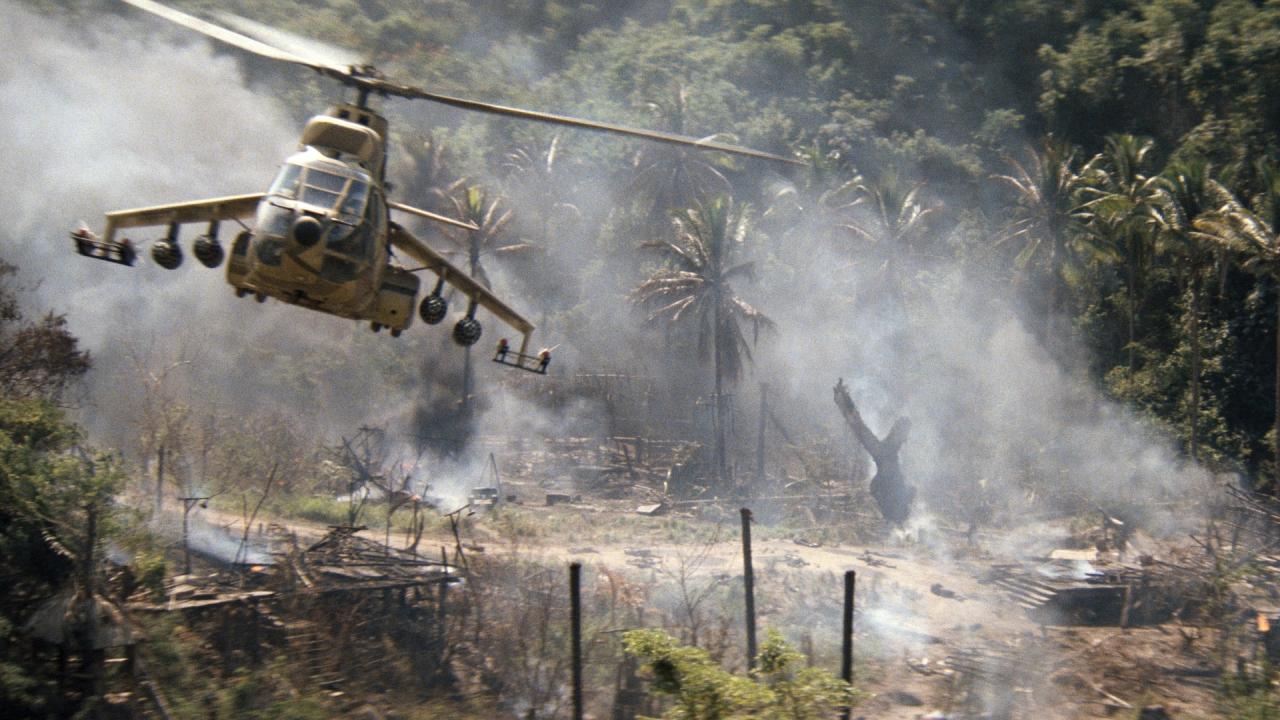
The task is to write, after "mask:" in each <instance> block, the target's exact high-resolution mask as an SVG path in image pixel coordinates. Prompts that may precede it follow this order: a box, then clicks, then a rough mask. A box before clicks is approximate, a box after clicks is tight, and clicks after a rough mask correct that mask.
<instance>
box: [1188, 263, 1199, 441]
mask: <svg viewBox="0 0 1280 720" xmlns="http://www.w3.org/2000/svg"><path fill="white" fill-rule="evenodd" d="M1200 295H1201V292H1200V276H1199V273H1198V268H1192V276H1191V322H1190V325H1191V328H1190V330H1189V331H1188V332H1190V334H1191V408H1190V414H1191V438H1190V443H1189V445H1190V447H1189V448H1188V450H1189V452H1190V455H1191V459H1192V460H1199V459H1200Z"/></svg>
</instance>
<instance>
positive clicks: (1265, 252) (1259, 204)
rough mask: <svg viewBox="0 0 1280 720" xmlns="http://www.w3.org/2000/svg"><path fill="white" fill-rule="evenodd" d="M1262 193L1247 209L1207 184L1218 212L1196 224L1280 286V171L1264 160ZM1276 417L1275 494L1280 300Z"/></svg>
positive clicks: (1276, 449) (1279, 328)
mask: <svg viewBox="0 0 1280 720" xmlns="http://www.w3.org/2000/svg"><path fill="white" fill-rule="evenodd" d="M1257 175H1258V179H1259V181H1260V182H1261V185H1262V192H1260V193H1258V195H1256V196H1255V197H1254V198H1253V200H1252V201H1251V202H1250V203H1249V205H1248V206H1246V205H1245V204H1244V203H1242V202H1241V201H1240V200H1239V198H1237V197H1236V195H1235V194H1234V193H1232V192H1231V191H1230V190H1228V189H1227V188H1226V187H1224V186H1223V185H1222V184H1221V183H1219V182H1218V181H1216V180H1208V181H1206V189H1207V191H1208V194H1209V196H1210V197H1211V198H1212V200H1213V203H1214V205H1215V206H1216V209H1215V210H1212V211H1210V212H1208V213H1205V214H1204V215H1202V216H1201V217H1200V218H1199V219H1197V220H1196V221H1195V228H1196V229H1197V230H1198V231H1200V232H1202V233H1204V237H1206V238H1209V239H1211V240H1213V241H1215V242H1217V243H1219V244H1220V245H1221V246H1222V247H1224V248H1227V249H1230V250H1232V251H1235V252H1237V253H1239V254H1241V255H1243V256H1244V257H1245V261H1244V263H1242V267H1243V268H1244V269H1245V270H1247V271H1250V272H1253V273H1255V274H1258V275H1263V276H1268V277H1270V278H1271V279H1272V281H1273V282H1275V283H1277V284H1280V168H1277V167H1276V165H1275V164H1274V163H1273V162H1271V161H1269V160H1264V161H1262V162H1259V163H1258V165H1257ZM1274 391H1275V398H1274V400H1275V416H1274V419H1273V423H1272V453H1273V458H1274V459H1273V462H1274V465H1273V482H1274V485H1273V491H1275V490H1276V489H1280V299H1278V300H1277V302H1276V377H1275V388H1274Z"/></svg>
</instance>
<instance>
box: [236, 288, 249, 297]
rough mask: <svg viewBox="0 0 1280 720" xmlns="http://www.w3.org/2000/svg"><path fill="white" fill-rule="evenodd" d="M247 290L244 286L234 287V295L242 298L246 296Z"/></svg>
mask: <svg viewBox="0 0 1280 720" xmlns="http://www.w3.org/2000/svg"><path fill="white" fill-rule="evenodd" d="M248 294H249V291H248V290H245V289H244V288H236V297H238V298H242V297H246V296H248Z"/></svg>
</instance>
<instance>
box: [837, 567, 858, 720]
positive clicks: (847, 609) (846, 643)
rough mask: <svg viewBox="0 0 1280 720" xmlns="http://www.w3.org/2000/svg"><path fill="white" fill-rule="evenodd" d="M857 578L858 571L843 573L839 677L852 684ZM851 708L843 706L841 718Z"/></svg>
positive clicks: (847, 715) (847, 714)
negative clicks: (854, 592) (854, 604)
mask: <svg viewBox="0 0 1280 720" xmlns="http://www.w3.org/2000/svg"><path fill="white" fill-rule="evenodd" d="M857 580H858V573H857V572H855V571H853V570H848V571H846V572H845V574H844V627H843V628H842V630H841V643H840V679H841V680H844V681H845V682H846V683H848V684H849V685H853V591H854V587H855V584H856V583H857ZM851 712H852V708H850V707H848V706H845V707H843V708H841V710H840V717H841V720H849V715H850V713H851Z"/></svg>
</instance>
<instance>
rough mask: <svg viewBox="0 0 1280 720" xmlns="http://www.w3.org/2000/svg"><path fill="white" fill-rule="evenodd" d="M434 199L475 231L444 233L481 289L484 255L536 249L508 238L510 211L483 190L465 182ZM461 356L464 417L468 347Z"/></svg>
mask: <svg viewBox="0 0 1280 720" xmlns="http://www.w3.org/2000/svg"><path fill="white" fill-rule="evenodd" d="M438 195H439V196H440V197H443V198H444V199H445V200H446V201H447V202H448V203H449V204H450V206H451V208H452V210H453V217H455V218H458V219H459V220H465V221H468V222H470V223H471V224H473V225H475V226H476V229H475V230H460V229H458V230H455V229H453V228H449V229H447V230H445V231H444V232H445V233H446V234H447V235H448V237H449V238H450V239H451V240H452V241H453V243H454V245H456V246H457V247H458V249H459V250H460V251H461V252H462V253H463V254H465V256H466V262H467V272H468V273H469V274H470V275H471V277H473V278H475V279H476V280H477V281H478V282H480V283H481V284H482V285H484V286H485V287H491V284H490V281H489V273H488V271H487V270H485V267H484V265H483V264H482V263H481V260H482V258H484V257H485V256H486V255H493V256H499V257H500V256H504V255H514V254H519V253H526V252H529V251H531V250H534V249H535V247H536V246H534V245H532V244H530V243H524V242H519V241H517V240H513V239H511V238H510V237H509V236H508V234H507V232H506V231H507V226H508V225H509V224H510V223H511V218H512V211H511V210H510V209H509V208H507V207H506V203H505V199H504V198H503V197H502V196H501V195H490V194H489V191H488V190H486V189H485V188H484V187H483V186H481V185H470V184H468V183H467V181H466V179H462V180H458V181H456V182H454V183H453V184H451V185H450V186H449V187H448V188H446V189H445V190H444V191H441V192H439V193H438ZM464 352H465V354H464V356H463V368H462V409H463V413H464V414H466V413H467V412H469V411H470V408H471V395H472V393H473V391H474V388H473V386H474V383H475V379H474V377H473V374H472V368H471V346H467V347H466V349H465V351H464Z"/></svg>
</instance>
